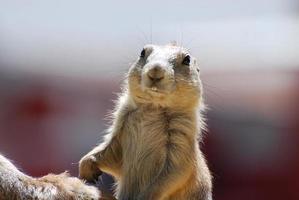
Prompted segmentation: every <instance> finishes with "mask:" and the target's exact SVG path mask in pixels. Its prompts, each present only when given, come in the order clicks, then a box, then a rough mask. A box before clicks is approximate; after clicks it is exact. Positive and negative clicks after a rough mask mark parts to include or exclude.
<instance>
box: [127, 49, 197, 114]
mask: <svg viewBox="0 0 299 200" xmlns="http://www.w3.org/2000/svg"><path fill="white" fill-rule="evenodd" d="M128 86H129V93H130V95H131V96H132V97H133V100H134V101H135V103H137V104H152V105H154V106H160V107H176V108H184V109H185V108H193V107H195V106H197V105H198V103H200V100H201V93H202V92H201V90H202V89H201V88H202V87H201V81H200V78H199V67H198V64H197V61H196V59H195V58H194V57H193V56H192V55H191V54H190V53H189V52H188V51H187V50H186V49H184V48H182V47H179V46H175V45H165V46H158V45H151V44H150V45H146V46H144V48H143V49H142V51H141V53H140V55H139V58H138V59H137V60H136V62H135V63H134V64H133V65H132V66H131V68H130V70H129V76H128Z"/></svg>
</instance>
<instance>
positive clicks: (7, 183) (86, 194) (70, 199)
mask: <svg viewBox="0 0 299 200" xmlns="http://www.w3.org/2000/svg"><path fill="white" fill-rule="evenodd" d="M99 198H100V195H99V191H98V190H97V189H96V188H95V187H93V186H87V185H85V184H84V183H83V182H82V181H81V180H79V179H78V178H75V177H70V176H69V174H68V173H66V172H65V173H62V174H59V175H54V174H49V175H47V176H44V177H41V178H32V177H30V176H27V175H25V174H23V173H22V172H20V171H19V170H18V169H17V168H16V167H15V166H14V165H13V164H12V163H11V162H10V161H9V160H8V159H6V158H5V157H4V156H2V155H1V154H0V200H31V199H35V200H63V199H66V200H96V199H99Z"/></svg>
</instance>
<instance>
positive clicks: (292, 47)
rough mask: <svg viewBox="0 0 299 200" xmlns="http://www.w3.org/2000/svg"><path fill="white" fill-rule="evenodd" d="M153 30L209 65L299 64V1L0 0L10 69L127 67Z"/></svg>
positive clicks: (0, 44) (1, 55) (4, 61)
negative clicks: (189, 50) (179, 44)
mask: <svg viewBox="0 0 299 200" xmlns="http://www.w3.org/2000/svg"><path fill="white" fill-rule="evenodd" d="M151 37H152V42H153V43H158V44H164V43H168V42H169V41H172V40H177V41H178V43H183V45H184V46H186V47H187V48H190V49H191V51H192V53H193V54H194V55H195V56H196V57H198V58H199V60H200V62H201V64H202V68H204V69H205V70H219V69H221V70H223V69H227V68H230V69H256V68H270V69H272V68H273V69H289V68H296V69H297V68H298V69H299V1H298V0H271V1H270V0H251V1H250V0H247V1H245V0H238V1H237V0H234V1H233V0H221V1H220V0H218V1H216V0H210V1H203V0H201V1H182V0H181V1H174V0H173V1H157V0H152V1H137V0H134V1H100V0H94V1H70V0H68V1H66V0H65V1H57V0H48V1H37V0H35V1H32V0H23V1H22V0H19V1H17V0H6V1H3V0H0V67H1V68H4V67H6V70H13V71H17V72H18V71H19V72H24V71H31V72H42V73H58V74H71V75H72V74H74V75H88V76H89V75H92V76H94V75H96V76H98V75H103V74H107V73H114V74H119V70H118V69H122V70H124V71H125V69H126V68H128V63H129V62H130V61H132V60H134V58H135V57H137V56H138V54H139V51H140V49H141V48H142V46H143V45H144V44H145V43H149V42H151V39H150V38H151ZM8 68H9V69H8Z"/></svg>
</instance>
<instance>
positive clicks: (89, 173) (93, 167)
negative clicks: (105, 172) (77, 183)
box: [79, 155, 102, 182]
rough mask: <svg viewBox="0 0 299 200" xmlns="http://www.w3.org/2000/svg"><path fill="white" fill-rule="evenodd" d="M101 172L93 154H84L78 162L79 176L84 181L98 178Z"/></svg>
mask: <svg viewBox="0 0 299 200" xmlns="http://www.w3.org/2000/svg"><path fill="white" fill-rule="evenodd" d="M101 174H102V171H101V170H100V169H99V168H98V165H97V160H96V158H95V156H92V155H91V156H90V155H87V156H84V157H83V158H82V159H81V160H80V162H79V177H80V178H81V179H84V180H86V181H89V182H91V181H94V180H97V179H98V176H100V175H101Z"/></svg>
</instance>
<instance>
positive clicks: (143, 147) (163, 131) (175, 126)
mask: <svg viewBox="0 0 299 200" xmlns="http://www.w3.org/2000/svg"><path fill="white" fill-rule="evenodd" d="M195 121H196V117H195V115H194V114H193V113H191V114H190V113H187V114H186V113H181V112H174V111H169V110H166V109H158V108H156V109H148V108H140V109H136V110H134V111H133V112H131V113H129V114H128V116H127V118H126V122H125V123H124V124H125V125H124V129H123V144H122V145H123V148H124V152H125V153H126V152H127V153H129V154H130V155H131V157H132V156H134V155H135V156H137V157H138V156H144V154H146V156H148V157H151V156H155V154H158V155H160V156H164V154H166V151H167V148H168V146H169V145H180V144H182V143H184V145H186V143H189V142H192V141H193V140H194V139H195V137H196V136H195V134H196V131H197V127H196V122H195ZM137 159H139V158H137Z"/></svg>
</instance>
